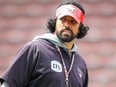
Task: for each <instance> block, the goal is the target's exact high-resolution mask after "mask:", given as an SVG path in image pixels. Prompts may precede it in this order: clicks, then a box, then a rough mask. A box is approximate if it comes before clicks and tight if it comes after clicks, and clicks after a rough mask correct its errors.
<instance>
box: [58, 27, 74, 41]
mask: <svg viewBox="0 0 116 87" xmlns="http://www.w3.org/2000/svg"><path fill="white" fill-rule="evenodd" d="M65 30H68V31H69V32H70V33H71V35H68V34H63V32H64V31H65ZM56 34H57V36H58V38H59V39H60V40H61V41H63V42H70V41H72V40H73V39H75V38H76V36H75V35H74V34H73V32H72V30H71V29H70V28H65V29H62V30H61V32H56Z"/></svg>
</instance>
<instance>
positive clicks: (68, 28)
mask: <svg viewBox="0 0 116 87" xmlns="http://www.w3.org/2000/svg"><path fill="white" fill-rule="evenodd" d="M65 30H68V31H70V32H71V33H73V32H72V30H71V29H70V27H65V28H63V29H62V32H63V31H65Z"/></svg>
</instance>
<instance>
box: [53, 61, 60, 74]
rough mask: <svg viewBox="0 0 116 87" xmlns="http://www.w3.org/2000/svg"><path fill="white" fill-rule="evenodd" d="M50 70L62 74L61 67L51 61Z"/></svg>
mask: <svg viewBox="0 0 116 87" xmlns="http://www.w3.org/2000/svg"><path fill="white" fill-rule="evenodd" d="M51 69H52V70H53V71H55V72H62V65H61V64H60V63H59V62H58V61H56V60H53V61H51Z"/></svg>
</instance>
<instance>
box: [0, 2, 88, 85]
mask: <svg viewBox="0 0 116 87" xmlns="http://www.w3.org/2000/svg"><path fill="white" fill-rule="evenodd" d="M84 15H85V12H84V9H83V8H82V6H81V5H80V4H78V3H76V2H73V1H70V2H66V3H64V4H62V5H60V6H59V7H58V9H57V11H56V16H55V18H53V19H50V20H48V24H47V28H48V29H49V31H50V32H49V33H46V34H44V35H42V36H37V37H35V38H34V39H33V41H30V42H29V43H27V44H25V45H24V47H22V49H21V50H20V51H19V52H18V54H17V55H16V60H15V62H14V63H13V64H12V66H11V67H9V69H8V70H7V71H6V73H5V74H4V75H3V76H2V78H1V82H2V86H1V87H88V73H87V66H86V63H85V62H84V60H83V59H82V57H81V56H80V55H79V54H78V53H77V46H76V44H75V39H76V38H77V39H80V38H83V37H84V36H85V35H86V34H87V31H88V29H89V28H88V27H86V26H84V24H83V20H84Z"/></svg>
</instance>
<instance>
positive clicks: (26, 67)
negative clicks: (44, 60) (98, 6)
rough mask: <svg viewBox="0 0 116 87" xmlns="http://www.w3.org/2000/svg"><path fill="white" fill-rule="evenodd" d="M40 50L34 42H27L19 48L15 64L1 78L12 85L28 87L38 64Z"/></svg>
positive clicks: (11, 86) (13, 86)
mask: <svg viewBox="0 0 116 87" xmlns="http://www.w3.org/2000/svg"><path fill="white" fill-rule="evenodd" d="M38 58H39V52H38V49H37V47H36V46H35V45H33V43H32V42H30V43H27V44H26V45H24V47H22V49H20V50H19V52H18V53H17V55H16V57H15V61H14V62H13V64H12V65H11V66H10V67H9V68H8V69H7V71H6V72H5V73H4V74H3V76H2V77H1V78H0V79H1V81H6V82H7V83H8V84H9V86H10V87H26V85H28V82H29V80H30V77H31V74H32V73H33V70H34V67H35V66H36V62H37V59H38Z"/></svg>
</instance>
